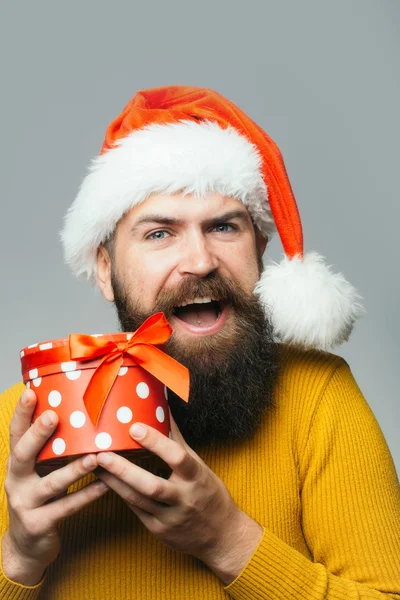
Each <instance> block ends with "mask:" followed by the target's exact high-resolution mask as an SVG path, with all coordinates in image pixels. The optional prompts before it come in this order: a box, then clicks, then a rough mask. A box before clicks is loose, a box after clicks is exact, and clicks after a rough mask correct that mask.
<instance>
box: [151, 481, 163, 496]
mask: <svg viewBox="0 0 400 600" xmlns="http://www.w3.org/2000/svg"><path fill="white" fill-rule="evenodd" d="M163 491H164V485H163V480H160V481H153V482H152V483H150V484H149V486H148V490H147V496H149V498H159V497H161V496H162V495H163Z"/></svg>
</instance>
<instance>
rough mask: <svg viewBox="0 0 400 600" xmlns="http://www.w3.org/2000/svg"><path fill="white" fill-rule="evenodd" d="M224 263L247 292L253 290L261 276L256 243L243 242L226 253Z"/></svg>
mask: <svg viewBox="0 0 400 600" xmlns="http://www.w3.org/2000/svg"><path fill="white" fill-rule="evenodd" d="M224 264H225V266H226V268H228V270H229V273H230V274H231V275H232V276H233V277H234V278H235V279H236V280H237V281H238V282H239V283H240V285H241V286H242V288H243V289H244V290H245V291H247V292H252V291H253V290H254V287H255V285H256V283H257V281H258V279H259V277H260V272H259V264H258V259H257V252H256V248H255V245H253V244H251V245H249V244H243V245H241V247H237V248H235V251H234V252H232V250H231V251H230V252H229V253H227V254H226V256H225V261H224Z"/></svg>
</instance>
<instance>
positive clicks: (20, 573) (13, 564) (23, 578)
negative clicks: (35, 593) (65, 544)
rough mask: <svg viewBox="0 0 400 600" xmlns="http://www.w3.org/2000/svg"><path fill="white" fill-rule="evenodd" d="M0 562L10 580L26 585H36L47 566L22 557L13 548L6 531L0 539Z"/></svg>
mask: <svg viewBox="0 0 400 600" xmlns="http://www.w3.org/2000/svg"><path fill="white" fill-rule="evenodd" d="M1 562H2V564H1V567H2V569H3V573H4V575H5V576H6V577H7V578H8V579H10V581H13V582H14V583H19V584H21V585H26V586H35V585H37V584H38V583H39V582H40V580H41V579H42V577H43V573H44V571H45V569H46V566H47V565H43V564H40V563H38V562H37V561H35V560H32V559H31V558H29V557H24V556H23V555H22V554H21V553H20V552H19V551H18V550H17V549H16V548H15V545H14V543H13V541H12V539H11V536H10V534H9V532H8V531H6V533H5V534H4V535H3V537H2V539H1Z"/></svg>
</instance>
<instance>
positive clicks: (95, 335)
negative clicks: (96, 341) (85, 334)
mask: <svg viewBox="0 0 400 600" xmlns="http://www.w3.org/2000/svg"><path fill="white" fill-rule="evenodd" d="M102 335H103V334H102V333H92V334H91V337H101V336H102Z"/></svg>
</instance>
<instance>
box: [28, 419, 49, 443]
mask: <svg viewBox="0 0 400 600" xmlns="http://www.w3.org/2000/svg"><path fill="white" fill-rule="evenodd" d="M29 431H30V433H31V435H32V436H33V437H34V438H35V439H36V440H38V441H40V442H42V441H43V440H44V438H45V437H46V432H45V430H44V427H43V425H42V424H41V421H40V419H37V420H36V421H35V422H34V424H33V425H32V426H31V428H30V430H29Z"/></svg>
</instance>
